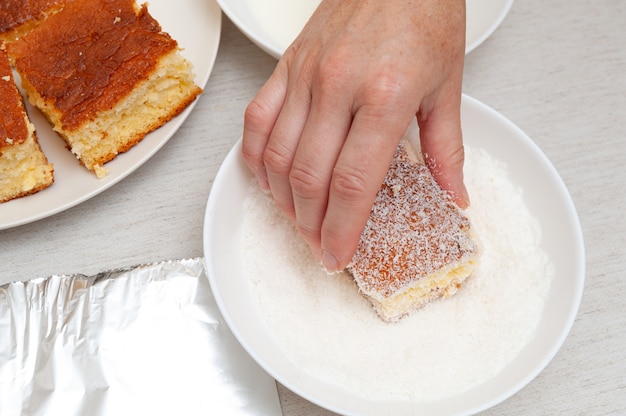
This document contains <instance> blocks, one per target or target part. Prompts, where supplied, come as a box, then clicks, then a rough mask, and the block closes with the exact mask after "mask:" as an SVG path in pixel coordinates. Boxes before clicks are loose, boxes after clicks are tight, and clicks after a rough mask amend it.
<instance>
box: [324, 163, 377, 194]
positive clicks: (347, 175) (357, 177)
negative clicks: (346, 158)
mask: <svg viewBox="0 0 626 416" xmlns="http://www.w3.org/2000/svg"><path fill="white" fill-rule="evenodd" d="M368 176H369V174H368V172H367V171H366V170H365V169H363V168H349V169H348V168H344V169H339V168H338V169H335V172H334V173H333V181H332V184H331V187H332V189H331V191H332V192H333V193H334V194H335V195H340V196H341V197H342V199H344V200H346V201H347V202H350V201H356V200H358V199H359V198H362V197H363V196H364V195H365V194H366V192H367V178H368Z"/></svg>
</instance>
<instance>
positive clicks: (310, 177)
mask: <svg viewBox="0 0 626 416" xmlns="http://www.w3.org/2000/svg"><path fill="white" fill-rule="evenodd" d="M289 183H290V185H291V189H292V190H293V193H294V194H295V195H297V196H299V197H301V198H304V199H311V198H314V197H315V196H317V195H319V194H320V193H321V192H322V191H323V189H324V184H323V182H322V180H321V178H320V177H319V176H318V175H316V174H315V171H314V170H313V169H312V167H308V166H303V165H299V164H294V166H293V167H292V169H291V171H290V172H289Z"/></svg>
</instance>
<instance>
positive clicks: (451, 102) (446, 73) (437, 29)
mask: <svg viewBox="0 0 626 416" xmlns="http://www.w3.org/2000/svg"><path fill="white" fill-rule="evenodd" d="M464 56H465V1H463V0H394V1H388V0H323V1H322V3H321V4H320V6H319V7H318V8H317V10H316V11H315V13H314V14H313V16H312V17H311V19H310V20H309V22H308V23H307V25H306V26H305V27H304V29H303V30H302V32H301V33H300V35H299V36H298V38H297V39H296V40H295V41H294V42H293V43H292V45H291V46H290V47H289V48H288V49H287V50H286V51H285V53H284V55H283V57H282V58H281V59H280V61H279V62H278V64H277V66H276V69H275V70H274V72H273V74H272V75H271V76H270V78H269V79H268V81H267V82H266V84H265V85H264V86H263V87H262V88H261V90H260V91H259V93H258V94H257V96H256V97H255V98H254V99H253V100H252V101H251V103H250V104H249V105H248V107H247V109H246V113H245V119H244V132H243V146H242V149H243V150H242V154H243V158H244V160H245V162H246V164H247V165H248V167H249V168H250V170H251V171H252V172H253V173H254V175H255V176H256V178H257V180H258V182H259V184H260V185H261V186H262V187H263V188H264V189H267V190H270V191H271V193H272V196H273V198H274V200H275V202H276V204H277V205H278V207H279V208H280V209H281V210H282V211H283V212H285V213H286V214H287V215H288V216H289V217H290V218H291V219H292V220H293V221H294V222H295V224H296V227H297V229H298V232H299V233H300V234H301V235H302V237H303V238H304V239H305V240H306V242H307V243H308V244H309V246H310V247H311V250H312V252H313V254H314V255H315V256H316V257H317V259H318V260H320V261H321V262H322V263H323V265H324V266H325V267H326V269H327V270H329V271H337V270H341V269H343V268H344V267H345V266H346V265H347V264H348V263H349V262H350V260H351V258H352V256H353V254H354V252H355V251H356V247H357V244H358V242H359V239H360V236H361V233H362V231H363V228H364V226H365V223H366V221H367V217H368V215H369V212H370V210H371V207H372V205H373V202H374V199H375V197H376V194H377V192H378V190H379V188H380V186H381V184H382V182H383V180H384V178H385V175H386V173H387V170H388V168H389V164H390V162H391V159H392V157H393V153H394V150H395V148H396V147H397V145H398V143H399V141H400V139H401V138H402V136H403V134H404V133H405V131H406V129H407V128H408V126H409V124H410V123H411V122H412V121H413V120H415V117H417V121H418V124H419V127H420V141H421V145H422V152H423V154H424V156H425V157H424V159H425V161H426V163H427V164H428V166H429V168H430V169H431V172H432V173H433V175H434V176H435V178H436V180H437V182H438V183H439V184H440V185H441V187H442V188H444V189H445V190H447V191H448V192H450V193H451V195H452V197H453V199H454V200H455V202H456V203H457V204H458V205H459V206H461V207H462V208H464V207H466V206H467V205H468V203H469V199H468V195H467V191H466V190H465V187H464V185H463V172H462V167H463V160H464V153H463V143H462V135H461V126H460V102H461V84H462V77H463V60H464Z"/></svg>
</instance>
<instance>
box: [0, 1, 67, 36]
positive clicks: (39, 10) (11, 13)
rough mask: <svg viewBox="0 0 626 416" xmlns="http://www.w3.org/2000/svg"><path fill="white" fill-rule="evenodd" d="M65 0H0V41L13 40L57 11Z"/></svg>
mask: <svg viewBox="0 0 626 416" xmlns="http://www.w3.org/2000/svg"><path fill="white" fill-rule="evenodd" d="M64 3H65V0H2V3H0V41H2V40H4V41H6V42H13V41H15V40H17V39H18V38H20V37H21V36H24V35H25V34H26V33H28V31H30V30H31V29H33V28H34V27H35V26H37V25H38V24H39V23H40V22H42V21H44V20H45V19H46V18H47V17H48V16H51V15H53V14H54V13H56V12H57V11H59V10H60V9H61V8H62V7H63V4H64Z"/></svg>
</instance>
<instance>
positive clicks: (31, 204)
mask: <svg viewBox="0 0 626 416" xmlns="http://www.w3.org/2000/svg"><path fill="white" fill-rule="evenodd" d="M149 11H150V14H152V15H153V16H154V17H155V18H156V19H157V20H158V21H159V22H160V23H161V26H162V27H163V29H164V30H165V31H167V32H168V33H170V34H171V35H172V37H173V38H174V39H176V40H177V41H178V43H179V45H180V46H181V47H182V48H184V50H183V51H182V53H183V55H184V56H185V57H186V58H187V59H189V60H190V61H191V62H192V63H193V65H194V72H195V74H196V83H197V84H198V85H200V86H201V87H203V86H205V85H206V83H207V81H208V79H209V75H210V74H211V70H212V69H213V63H214V62H215V57H216V55H217V50H218V46H219V40H220V33H221V24H222V13H221V10H220V8H219V6H218V5H217V3H215V2H214V1H213V0H204V1H195V0H182V1H181V2H180V3H176V4H174V3H173V2H171V1H169V0H151V1H150V4H149ZM194 105H195V102H194V103H192V105H190V106H189V107H188V108H187V109H185V111H184V112H182V113H181V114H180V115H179V116H178V117H176V118H175V119H173V120H170V121H169V122H168V123H167V124H166V125H164V126H163V127H161V128H160V129H158V130H156V131H154V132H152V133H150V134H149V135H148V136H146V137H145V139H144V140H143V141H142V142H141V143H139V144H138V145H137V146H135V147H133V148H132V149H131V150H130V151H128V152H127V153H124V154H121V155H120V156H118V157H117V158H116V159H115V160H113V161H111V162H109V163H107V164H106V168H107V169H109V174H108V175H107V176H106V177H105V178H102V179H98V178H96V176H95V175H94V174H93V173H91V172H88V171H87V170H86V169H85V168H84V167H82V166H80V165H79V163H78V160H76V158H75V157H74V156H73V155H72V154H71V153H70V152H69V151H68V150H67V149H66V148H65V142H64V141H63V140H62V139H61V138H60V137H59V136H57V135H56V133H54V132H53V131H52V128H51V127H50V125H49V124H48V123H47V121H46V120H45V119H44V117H43V116H42V115H41V113H40V112H39V111H38V110H35V109H33V108H32V107H31V106H30V105H29V104H28V103H27V110H28V113H29V114H30V116H31V118H32V121H33V124H35V127H36V128H37V136H38V137H39V141H40V144H41V147H42V148H43V150H44V152H45V154H46V156H47V157H48V160H49V161H50V162H52V163H53V164H54V175H55V182H54V184H53V185H52V186H51V187H49V188H47V189H45V190H43V191H41V192H39V193H37V194H34V195H31V196H28V197H25V198H19V199H16V200H13V201H9V202H5V203H3V204H0V230H2V229H6V228H11V227H15V226H18V225H22V224H26V223H29V222H33V221H36V220H39V219H42V218H45V217H49V216H51V215H53V214H56V213H59V212H61V211H64V210H66V209H68V208H71V207H73V206H75V205H77V204H80V203H81V202H84V201H86V200H88V199H90V198H92V197H93V196H95V195H97V194H99V193H100V192H102V191H104V190H106V189H108V188H110V187H111V186H113V185H115V184H116V183H118V182H119V181H121V180H122V179H124V178H125V177H126V176H128V175H129V174H130V173H132V172H133V171H135V170H136V169H137V168H138V167H140V166H141V165H142V164H144V163H145V162H146V161H147V160H148V159H150V158H151V157H152V156H153V155H154V154H155V153H156V152H157V151H158V150H159V149H160V148H161V147H163V145H165V143H166V142H167V141H168V140H169V139H170V138H171V137H172V136H173V135H174V133H176V131H177V130H178V128H179V127H180V126H181V124H182V123H183V122H184V121H185V119H186V118H187V117H188V116H189V114H190V112H191V111H192V109H193V107H194Z"/></svg>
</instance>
